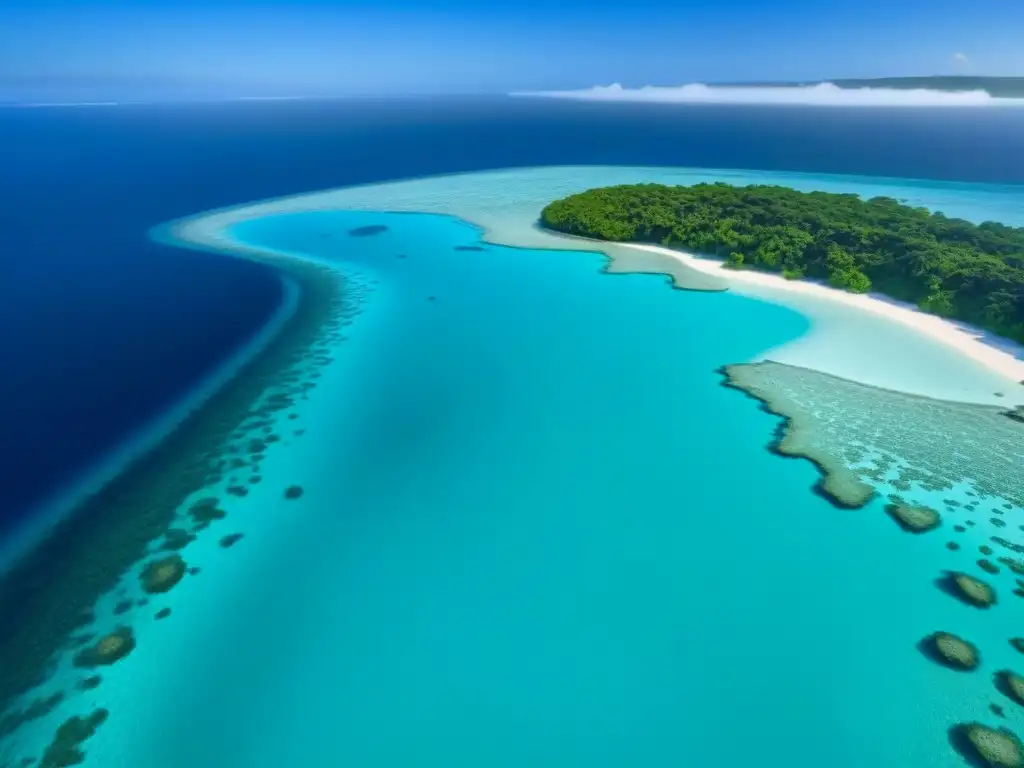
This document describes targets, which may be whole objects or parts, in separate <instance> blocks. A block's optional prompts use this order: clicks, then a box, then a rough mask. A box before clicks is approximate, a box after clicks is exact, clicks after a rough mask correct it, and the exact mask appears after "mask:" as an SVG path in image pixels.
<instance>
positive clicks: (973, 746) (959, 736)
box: [951, 723, 1024, 768]
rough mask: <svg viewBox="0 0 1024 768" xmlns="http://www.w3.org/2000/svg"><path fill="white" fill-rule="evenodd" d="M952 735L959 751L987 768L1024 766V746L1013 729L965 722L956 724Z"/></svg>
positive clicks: (1020, 767) (1022, 767) (1016, 767)
mask: <svg viewBox="0 0 1024 768" xmlns="http://www.w3.org/2000/svg"><path fill="white" fill-rule="evenodd" d="M951 736H952V740H953V743H954V745H955V746H956V747H957V749H958V751H960V752H961V753H963V754H964V755H965V756H966V757H968V758H973V759H975V760H979V759H980V760H982V761H983V763H982V764H983V765H985V766H987V768H1024V747H1022V745H1021V742H1020V739H1018V738H1017V736H1016V735H1015V734H1014V733H1013V732H1012V731H1009V730H1007V729H1005V728H999V729H996V728H989V727H988V726H987V725H983V724H981V723H964V724H961V725H957V726H954V728H953V729H952V733H951Z"/></svg>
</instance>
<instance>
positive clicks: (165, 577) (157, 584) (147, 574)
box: [139, 555, 187, 595]
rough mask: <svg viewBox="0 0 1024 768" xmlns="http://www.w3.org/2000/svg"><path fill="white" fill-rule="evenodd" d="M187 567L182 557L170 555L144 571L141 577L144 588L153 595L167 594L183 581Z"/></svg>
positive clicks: (154, 562)
mask: <svg viewBox="0 0 1024 768" xmlns="http://www.w3.org/2000/svg"><path fill="white" fill-rule="evenodd" d="M186 567H187V566H186V564H185V561H184V560H183V559H182V557H181V555H168V556H167V557H164V558H161V559H160V560H154V561H152V562H151V563H149V564H148V565H146V567H145V568H143V569H142V573H141V574H140V576H139V578H140V579H141V580H142V588H143V589H144V590H145V591H146V592H148V593H149V594H151V595H152V594H158V593H161V592H167V591H169V590H170V589H171V588H172V587H174V585H175V584H177V583H178V582H179V581H181V578H182V576H184V575H185V568H186Z"/></svg>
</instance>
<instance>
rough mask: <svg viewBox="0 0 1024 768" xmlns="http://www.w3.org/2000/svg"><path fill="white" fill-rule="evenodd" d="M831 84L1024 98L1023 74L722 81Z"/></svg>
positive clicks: (792, 84)
mask: <svg viewBox="0 0 1024 768" xmlns="http://www.w3.org/2000/svg"><path fill="white" fill-rule="evenodd" d="M821 83H832V84H833V85H836V86H838V87H840V88H894V89H896V90H900V91H905V90H910V89H912V88H926V89H928V90H930V91H952V92H956V91H988V94H989V95H990V96H995V97H997V98H1002V99H1020V98H1024V77H999V76H986V75H926V76H924V77H868V78H862V79H851V78H845V79H844V78H839V79H836V80H804V81H800V82H792V81H790V82H764V81H758V82H734V83H722V84H721V85H723V86H725V87H729V86H733V87H736V86H744V87H751V86H755V87H764V86H780V85H788V86H796V85H819V84H821Z"/></svg>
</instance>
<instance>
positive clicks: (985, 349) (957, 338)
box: [626, 243, 1024, 385]
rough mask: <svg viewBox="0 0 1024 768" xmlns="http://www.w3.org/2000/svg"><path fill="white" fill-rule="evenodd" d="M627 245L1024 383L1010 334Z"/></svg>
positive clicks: (873, 298)
mask: <svg viewBox="0 0 1024 768" xmlns="http://www.w3.org/2000/svg"><path fill="white" fill-rule="evenodd" d="M626 247H628V248H631V249H635V250H638V251H648V252H652V253H660V254H662V255H665V256H670V257H672V258H675V259H678V260H679V261H681V262H682V263H684V264H685V265H686V266H688V267H689V268H691V269H695V270H698V271H700V272H703V273H705V274H710V275H715V276H717V277H720V278H723V279H725V280H726V281H727V282H728V283H729V286H730V288H731V289H732V290H734V291H736V292H738V293H743V294H747V295H751V296H756V297H759V298H762V297H765V298H772V297H774V295H776V294H780V293H782V294H795V295H804V296H814V297H817V298H822V299H826V300H828V301H831V302H836V303H838V304H843V305H845V306H848V307H854V308H856V309H858V310H861V311H865V312H870V313H872V314H875V315H878V316H880V317H883V318H885V319H886V320H888V321H891V322H893V323H899V324H901V325H904V326H906V327H908V328H911V329H913V330H914V331H916V332H918V333H921V334H923V335H925V336H927V337H929V338H931V339H934V340H935V341H938V342H939V343H941V344H944V345H946V346H948V347H950V348H952V349H954V350H956V351H957V352H958V353H959V354H961V355H963V356H964V357H966V358H969V359H971V360H973V361H974V362H976V363H979V364H980V365H983V366H984V367H986V368H988V369H989V370H991V371H992V372H993V373H996V374H998V375H1000V376H1003V377H1005V378H1006V379H1007V380H1008V383H1016V384H1018V385H1019V384H1020V383H1021V382H1024V359H1021V358H1020V357H1019V356H1020V355H1021V354H1024V347H1021V346H1019V345H1016V344H1014V342H1012V341H1010V340H1007V339H999V340H998V345H997V344H995V343H988V342H987V341H985V340H983V337H984V336H985V332H984V331H982V330H980V329H976V328H971V327H969V326H966V325H964V324H962V323H958V322H956V321H952V320H947V319H944V318H941V317H937V316H936V315H929V314H926V313H924V312H922V311H920V310H919V309H916V308H914V307H911V306H910V305H906V304H902V303H899V302H896V301H895V300H890V299H888V298H887V297H884V296H880V295H877V294H854V293H848V292H846V291H840V290H837V289H835V288H831V287H829V286H826V285H821V284H820V283H815V282H809V281H807V280H786V279H785V278H783V277H781V276H779V275H772V274H767V273H764V272H755V271H752V270H731V269H726V268H725V267H724V265H723V263H722V262H719V261H714V260H712V259H705V258H699V257H697V256H693V255H692V254H688V253H685V252H682V251H676V250H673V249H671V248H664V247H662V246H657V245H646V244H640V243H630V244H628V245H626Z"/></svg>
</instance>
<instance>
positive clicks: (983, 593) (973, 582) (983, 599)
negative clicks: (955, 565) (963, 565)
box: [943, 572, 996, 608]
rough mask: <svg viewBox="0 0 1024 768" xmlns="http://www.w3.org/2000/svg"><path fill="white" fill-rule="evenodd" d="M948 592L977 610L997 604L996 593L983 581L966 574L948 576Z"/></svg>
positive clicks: (946, 581)
mask: <svg viewBox="0 0 1024 768" xmlns="http://www.w3.org/2000/svg"><path fill="white" fill-rule="evenodd" d="M943 581H944V585H945V587H946V590H947V591H948V592H949V593H950V594H952V595H953V596H954V597H956V598H957V599H959V600H960V601H961V602H964V603H967V604H968V605H973V606H975V607H977V608H988V607H990V606H992V605H995V603H996V591H995V589H993V588H992V587H991V586H989V585H988V584H986V583H985V582H984V581H982V580H981V579H977V578H975V577H974V576H971V575H969V574H966V573H959V572H950V573H948V574H946V577H945V579H944V580H943Z"/></svg>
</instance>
